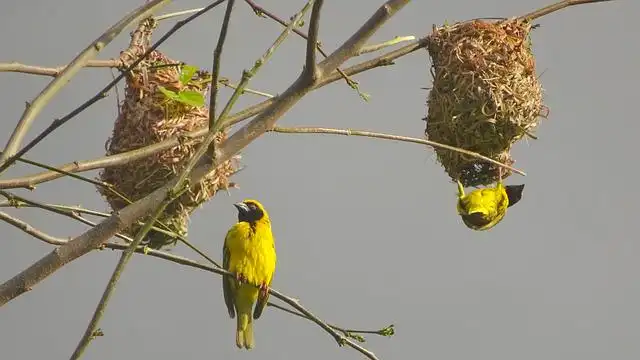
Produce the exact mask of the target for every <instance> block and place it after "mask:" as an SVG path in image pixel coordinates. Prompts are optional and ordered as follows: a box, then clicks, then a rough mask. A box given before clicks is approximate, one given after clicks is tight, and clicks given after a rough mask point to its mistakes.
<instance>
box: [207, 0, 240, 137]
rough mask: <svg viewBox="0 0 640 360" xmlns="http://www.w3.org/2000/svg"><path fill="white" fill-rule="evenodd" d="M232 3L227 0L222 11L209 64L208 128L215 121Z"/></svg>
mask: <svg viewBox="0 0 640 360" xmlns="http://www.w3.org/2000/svg"><path fill="white" fill-rule="evenodd" d="M234 4H235V0H228V1H227V8H226V10H225V12H224V20H223V21H222V27H221V28H220V36H219V37H218V43H217V44H216V49H215V50H214V51H213V65H212V66H211V95H210V98H209V129H213V125H214V124H215V123H216V102H217V99H218V87H219V84H218V77H219V76H220V58H221V57H222V49H223V47H224V42H225V40H226V39H227V30H228V29H229V20H230V19H231V12H232V11H233V5H234ZM237 90H238V89H237V88H236V91H237Z"/></svg>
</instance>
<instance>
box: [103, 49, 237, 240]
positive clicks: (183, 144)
mask: <svg viewBox="0 0 640 360" xmlns="http://www.w3.org/2000/svg"><path fill="white" fill-rule="evenodd" d="M179 76H180V66H179V63H178V62H176V61H172V60H170V59H169V58H167V57H166V56H164V55H163V54H161V53H160V52H157V51H154V52H152V53H151V54H150V55H149V56H148V58H147V59H145V60H144V61H143V62H141V63H140V65H139V66H138V67H137V68H136V69H135V70H133V71H132V72H131V74H130V76H128V77H127V84H126V94H125V99H124V101H123V102H122V104H121V108H120V115H119V116H118V118H117V120H116V122H115V125H114V128H113V135H112V137H111V138H110V139H109V141H108V144H107V155H114V154H118V153H122V152H125V151H130V150H134V149H138V148H141V147H144V146H148V145H152V144H155V143H157V142H159V141H162V140H166V139H169V138H173V137H176V136H180V135H181V134H185V133H188V132H190V131H194V130H197V129H201V128H204V127H207V126H208V122H209V110H208V109H207V108H206V106H202V107H195V106H190V105H186V104H183V103H181V102H178V101H174V100H170V99H168V98H167V97H166V96H165V95H164V94H163V93H162V92H160V91H158V87H159V86H163V87H165V88H166V89H168V90H172V91H176V92H177V91H180V90H195V91H198V92H200V93H201V94H203V96H204V95H205V93H206V92H207V84H208V82H207V81H206V80H205V79H204V78H205V77H206V74H204V73H196V74H195V76H194V78H193V80H192V81H191V82H189V83H187V84H186V85H183V84H181V83H180V81H179ZM225 138H226V133H225V132H222V131H221V132H220V133H219V136H218V137H217V138H216V140H215V141H216V143H220V142H221V141H223V140H224V139H225ZM201 141H202V139H190V138H182V139H181V140H180V144H179V145H177V146H174V147H172V148H169V149H167V150H164V151H161V152H158V153H155V154H154V155H151V156H149V157H146V158H144V159H140V160H136V161H133V162H130V163H127V164H124V165H119V166H113V167H108V168H106V169H104V170H103V171H102V172H101V173H100V175H99V176H100V179H101V180H102V181H104V182H106V183H108V184H111V185H113V186H114V188H115V190H117V191H118V192H119V193H120V194H122V195H124V196H125V197H126V198H127V199H128V200H131V201H136V200H139V199H141V198H143V197H145V196H147V195H148V194H149V193H151V192H153V191H154V190H156V189H158V188H159V187H161V186H163V185H164V184H165V183H166V182H167V181H169V180H170V179H171V178H172V177H174V176H176V175H177V174H179V173H180V171H181V170H182V169H183V168H184V167H185V166H186V163H187V162H188V160H189V158H190V157H191V156H192V154H193V153H194V152H195V151H196V149H197V147H198V145H199V143H200V142H201ZM236 162H237V158H234V159H232V160H229V161H227V162H225V163H224V164H222V165H221V166H219V167H218V168H217V170H216V171H213V172H212V173H210V174H209V175H207V176H206V177H205V178H204V179H203V180H202V181H201V182H200V183H199V184H197V185H196V186H193V187H192V188H191V190H190V191H188V192H186V193H185V194H183V195H182V196H181V197H180V198H178V199H177V200H176V201H174V202H173V203H172V204H171V205H169V207H167V209H166V210H165V213H164V214H163V215H162V216H161V217H160V219H159V221H160V222H162V223H163V224H165V225H167V226H168V228H169V230H170V231H171V232H173V233H177V234H179V235H181V236H186V234H187V227H188V220H189V215H190V214H191V213H192V212H193V211H194V210H195V209H196V208H197V207H198V206H199V205H200V204H202V203H203V202H204V201H206V200H209V199H210V198H211V197H213V196H214V195H215V193H216V191H218V190H220V189H227V188H228V187H229V182H228V177H229V176H231V175H232V174H233V172H234V171H235V169H236ZM98 190H99V192H100V193H101V194H102V195H103V196H104V197H105V198H106V199H107V201H108V202H109V205H111V208H112V209H113V210H116V211H117V210H120V209H122V208H123V207H125V206H126V205H128V203H127V202H126V201H125V200H124V199H122V197H120V196H117V195H116V194H114V193H113V192H112V191H110V190H108V189H104V188H99V189H98ZM139 229H140V226H139V225H134V226H132V227H131V228H130V229H128V230H127V232H128V233H129V234H130V235H131V236H134V235H135V233H136V232H137V230H139ZM176 241H177V239H175V238H174V237H172V236H170V235H166V234H164V233H160V232H155V231H153V230H152V231H151V232H150V233H149V234H148V235H147V238H146V239H144V241H143V243H145V244H147V245H148V246H149V247H152V248H156V249H157V248H161V247H162V246H165V245H169V244H175V242H176Z"/></svg>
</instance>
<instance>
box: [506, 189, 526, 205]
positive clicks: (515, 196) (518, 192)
mask: <svg viewBox="0 0 640 360" xmlns="http://www.w3.org/2000/svg"><path fill="white" fill-rule="evenodd" d="M504 189H505V191H506V192H507V198H509V206H508V207H512V206H513V205H515V204H516V203H517V202H518V201H520V199H522V191H523V190H524V184H522V185H507V186H505V187H504Z"/></svg>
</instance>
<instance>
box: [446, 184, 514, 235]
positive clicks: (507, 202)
mask: <svg viewBox="0 0 640 360" xmlns="http://www.w3.org/2000/svg"><path fill="white" fill-rule="evenodd" d="M523 190H524V184H522V185H507V186H504V185H503V184H502V180H500V181H498V184H497V185H496V187H493V188H485V189H477V190H474V191H472V192H470V193H469V194H467V195H465V193H464V187H463V186H462V183H460V181H458V206H457V207H458V215H460V217H462V222H464V224H465V225H466V226H467V227H468V228H470V229H473V230H488V229H491V228H492V227H494V226H496V224H498V223H499V222H500V221H501V220H502V218H504V215H505V214H506V213H507V208H508V207H510V206H513V205H515V204H516V203H517V202H518V201H520V199H521V198H522V191H523Z"/></svg>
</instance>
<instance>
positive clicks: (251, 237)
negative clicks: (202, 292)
mask: <svg viewBox="0 0 640 360" xmlns="http://www.w3.org/2000/svg"><path fill="white" fill-rule="evenodd" d="M234 206H235V207H236V208H237V209H238V222H237V223H236V224H235V225H233V226H232V227H231V229H229V231H228V232H227V236H226V237H225V239H224V248H223V260H222V266H223V267H224V268H225V269H226V270H227V271H229V272H232V273H235V274H236V277H235V279H233V278H230V277H228V276H224V277H223V279H222V291H223V293H224V302H225V303H226V304H227V309H228V310H229V316H231V318H232V319H233V318H234V317H235V315H236V312H237V313H238V319H237V325H236V326H237V329H236V345H237V346H238V348H243V347H244V348H245V349H251V348H253V346H254V341H253V319H258V318H259V317H260V315H262V310H264V307H265V306H266V305H267V300H268V299H269V286H271V280H272V279H273V274H274V273H275V271H276V249H275V242H274V239H273V234H272V233H271V221H270V220H269V215H268V214H267V211H266V210H265V208H264V207H263V206H262V204H260V203H259V202H258V201H256V200H250V199H249V200H245V201H243V202H240V203H237V204H234ZM254 303H255V304H256V306H255V310H253V309H252V308H253V304H254ZM252 310H253V317H252V316H251V311H252Z"/></svg>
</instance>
